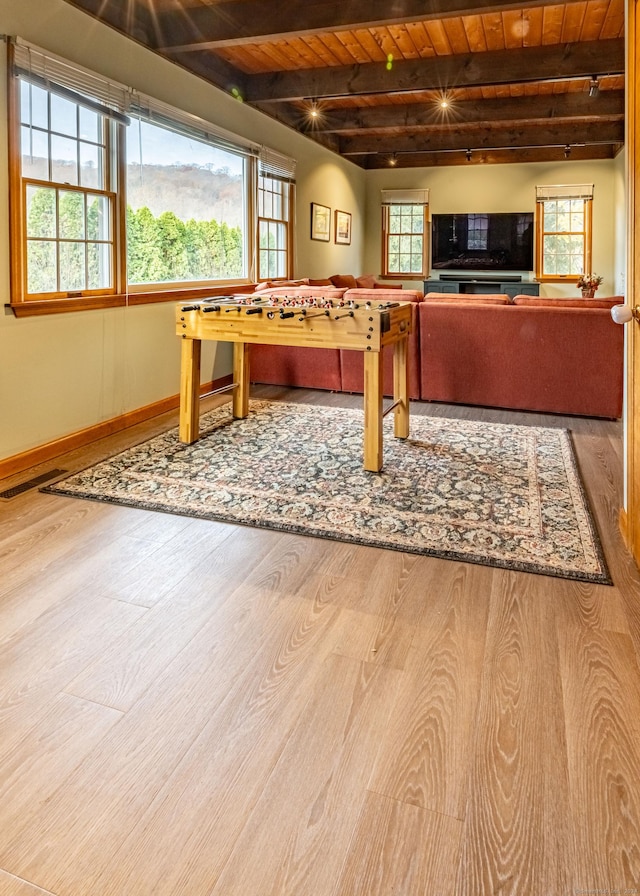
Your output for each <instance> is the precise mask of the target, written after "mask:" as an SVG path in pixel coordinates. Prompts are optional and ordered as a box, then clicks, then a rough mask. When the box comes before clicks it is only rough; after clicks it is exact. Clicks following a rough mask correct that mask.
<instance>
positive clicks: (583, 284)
mask: <svg viewBox="0 0 640 896" xmlns="http://www.w3.org/2000/svg"><path fill="white" fill-rule="evenodd" d="M603 280H604V277H601V276H600V275H599V274H581V275H580V279H579V280H578V282H577V283H576V286H577V287H578V289H593V290H596V289H597V288H598V287H599V286H600V284H601V283H602V281H603Z"/></svg>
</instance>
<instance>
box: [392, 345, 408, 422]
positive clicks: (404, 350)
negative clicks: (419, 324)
mask: <svg viewBox="0 0 640 896" xmlns="http://www.w3.org/2000/svg"><path fill="white" fill-rule="evenodd" d="M408 356H409V340H408V339H400V340H399V341H398V342H396V343H395V345H394V346H393V402H394V405H395V407H394V411H393V434H394V436H395V437H396V439H406V438H408V437H409V369H408V364H407V361H408Z"/></svg>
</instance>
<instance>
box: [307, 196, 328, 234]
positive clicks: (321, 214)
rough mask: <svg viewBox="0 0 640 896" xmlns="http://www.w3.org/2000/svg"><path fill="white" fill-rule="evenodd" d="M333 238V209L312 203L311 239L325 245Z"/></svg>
mask: <svg viewBox="0 0 640 896" xmlns="http://www.w3.org/2000/svg"><path fill="white" fill-rule="evenodd" d="M330 238H331V209H330V208H327V206H326V205H318V203H317V202H312V203H311V239H312V240H322V241H323V242H325V243H328V242H329V239H330Z"/></svg>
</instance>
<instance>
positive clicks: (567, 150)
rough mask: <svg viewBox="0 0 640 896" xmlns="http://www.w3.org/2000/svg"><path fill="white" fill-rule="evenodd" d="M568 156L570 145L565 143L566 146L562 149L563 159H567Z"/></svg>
mask: <svg viewBox="0 0 640 896" xmlns="http://www.w3.org/2000/svg"><path fill="white" fill-rule="evenodd" d="M570 155H571V147H570V145H569V144H568V143H567V145H566V146H565V148H564V157H565V159H568V158H569V156H570Z"/></svg>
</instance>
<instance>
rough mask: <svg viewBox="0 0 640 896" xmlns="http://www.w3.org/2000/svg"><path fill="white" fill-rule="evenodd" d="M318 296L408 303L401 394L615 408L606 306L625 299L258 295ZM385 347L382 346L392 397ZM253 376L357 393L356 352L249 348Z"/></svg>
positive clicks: (577, 410)
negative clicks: (405, 379)
mask: <svg viewBox="0 0 640 896" xmlns="http://www.w3.org/2000/svg"><path fill="white" fill-rule="evenodd" d="M269 293H271V294H274V293H277V294H279V295H288V296H291V297H293V296H298V297H300V296H302V295H305V296H307V295H324V296H328V297H333V298H338V297H340V296H342V297H344V298H345V299H346V300H349V299H353V300H354V301H360V302H362V301H366V300H367V299H369V298H373V299H374V301H383V302H385V301H410V302H412V303H413V305H414V306H415V307H414V308H413V309H412V310H413V317H412V320H413V331H412V334H411V337H410V343H409V394H410V397H411V398H412V399H413V400H422V401H440V402H447V403H455V404H469V405H482V406H486V407H499V408H510V409H513V410H524V411H538V412H541V413H558V414H567V415H580V416H589V417H606V418H611V419H616V418H618V417H620V416H621V414H622V391H623V346H624V333H623V328H622V327H621V326H619V325H617V324H615V323H614V322H613V320H612V319H611V313H610V309H611V307H612V306H613V305H616V304H620V303H622V302H623V301H624V300H623V298H622V297H621V296H615V297H612V298H606V299H549V298H544V297H538V296H516V297H515V299H511V298H509V297H508V296H506V295H473V294H462V295H451V294H447V295H444V294H442V293H433V294H427V295H426V296H423V295H422V293H420V292H417V291H410V290H402V291H397V290H395V289H394V290H393V291H392V292H391V293H389V294H387V293H386V292H385V291H384V290H383V289H380V288H376V289H375V291H374V290H368V289H336V288H335V287H328V286H327V287H323V286H317V287H309V286H299V287H291V286H289V287H277V288H274V289H273V290H263V291H261V295H267V294H269ZM392 354H393V353H392V349H391V348H389V349H385V351H384V377H385V379H384V385H385V394H387V395H391V394H392V391H393V390H392V381H393V374H392ZM251 379H252V381H253V382H260V383H272V384H275V385H283V386H302V387H307V388H317V389H328V390H331V391H342V392H362V391H363V363H362V355H361V353H360V352H351V351H339V350H337V349H335V350H334V349H309V348H286V347H282V346H266V345H265V346H262V345H253V346H251Z"/></svg>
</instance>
